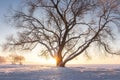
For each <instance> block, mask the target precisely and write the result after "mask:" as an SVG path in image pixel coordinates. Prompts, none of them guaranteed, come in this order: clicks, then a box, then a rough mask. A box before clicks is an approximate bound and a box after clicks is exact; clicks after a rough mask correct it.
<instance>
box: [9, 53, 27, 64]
mask: <svg viewBox="0 0 120 80" xmlns="http://www.w3.org/2000/svg"><path fill="white" fill-rule="evenodd" d="M8 58H9V60H10V62H11V63H12V64H20V65H22V64H23V62H24V61H25V58H24V57H23V56H20V55H9V57H8Z"/></svg>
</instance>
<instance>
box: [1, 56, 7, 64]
mask: <svg viewBox="0 0 120 80" xmlns="http://www.w3.org/2000/svg"><path fill="white" fill-rule="evenodd" d="M6 62H7V60H6V58H5V57H3V56H0V64H1V63H6Z"/></svg>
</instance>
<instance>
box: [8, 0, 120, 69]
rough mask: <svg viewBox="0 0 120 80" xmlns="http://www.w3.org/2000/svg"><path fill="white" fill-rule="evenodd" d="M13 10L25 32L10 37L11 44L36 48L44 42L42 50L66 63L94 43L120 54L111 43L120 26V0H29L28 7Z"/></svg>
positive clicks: (59, 62) (60, 63)
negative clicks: (15, 36) (113, 49)
mask: <svg viewBox="0 0 120 80" xmlns="http://www.w3.org/2000/svg"><path fill="white" fill-rule="evenodd" d="M13 11H14V13H13V15H12V17H11V20H12V21H13V22H14V23H15V26H16V27H17V28H20V29H21V32H19V33H18V36H17V38H13V37H11V38H9V40H8V43H7V46H8V45H9V48H14V49H29V50H32V49H34V48H35V47H36V46H37V45H39V44H40V45H42V46H44V51H42V52H43V53H42V54H43V55H50V56H52V57H53V58H55V59H56V62H57V63H56V65H57V66H62V67H64V66H65V64H66V63H67V62H68V61H70V60H72V59H73V58H75V57H77V56H78V55H80V54H82V53H85V52H87V49H88V48H89V47H92V45H96V46H95V47H94V48H96V47H98V48H102V49H103V50H104V51H105V52H107V53H110V54H117V55H118V54H119V53H118V52H113V51H112V45H111V44H110V43H111V41H112V40H113V39H115V36H114V35H113V34H114V31H113V29H114V28H115V27H116V28H117V29H119V28H120V1H119V0H25V1H24V8H22V9H18V10H13Z"/></svg>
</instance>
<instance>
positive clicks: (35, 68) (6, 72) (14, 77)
mask: <svg viewBox="0 0 120 80" xmlns="http://www.w3.org/2000/svg"><path fill="white" fill-rule="evenodd" d="M0 80H120V65H79V66H78V65H77V66H76V67H75V66H74V67H70V66H69V67H66V68H60V67H59V68H57V67H49V66H48V67H45V66H40V65H8V64H7V65H0Z"/></svg>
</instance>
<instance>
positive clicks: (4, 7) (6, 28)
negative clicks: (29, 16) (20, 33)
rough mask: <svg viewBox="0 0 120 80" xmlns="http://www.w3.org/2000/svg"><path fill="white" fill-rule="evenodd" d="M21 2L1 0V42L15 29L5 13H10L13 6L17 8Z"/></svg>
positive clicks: (17, 0)
mask: <svg viewBox="0 0 120 80" xmlns="http://www.w3.org/2000/svg"><path fill="white" fill-rule="evenodd" d="M19 3H20V0H0V44H2V43H3V42H4V40H5V38H6V37H7V36H8V35H10V34H13V33H14V32H15V30H14V29H13V28H12V27H10V25H9V24H8V23H7V22H6V19H5V15H7V14H9V9H10V8H11V7H13V8H15V7H16V6H17V5H18V4H19Z"/></svg>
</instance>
